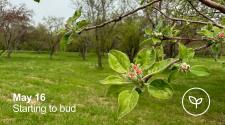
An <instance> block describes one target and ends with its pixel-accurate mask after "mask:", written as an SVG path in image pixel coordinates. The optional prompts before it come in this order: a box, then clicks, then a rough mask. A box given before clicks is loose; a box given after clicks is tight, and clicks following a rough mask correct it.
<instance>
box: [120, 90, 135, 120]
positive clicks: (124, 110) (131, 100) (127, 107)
mask: <svg viewBox="0 0 225 125" xmlns="http://www.w3.org/2000/svg"><path fill="white" fill-rule="evenodd" d="M138 98H139V94H138V92H137V91H135V90H133V91H131V90H125V91H122V92H121V93H120V94H119V97H118V104H119V109H118V119H120V118H122V117H124V116H125V115H127V114H128V113H129V112H131V111H132V110H133V109H134V107H135V106H136V105H137V103H138Z"/></svg>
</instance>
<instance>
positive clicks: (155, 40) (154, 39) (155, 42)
mask: <svg viewBox="0 0 225 125" xmlns="http://www.w3.org/2000/svg"><path fill="white" fill-rule="evenodd" d="M152 42H153V44H157V43H161V40H160V39H159V38H156V37H152Z"/></svg>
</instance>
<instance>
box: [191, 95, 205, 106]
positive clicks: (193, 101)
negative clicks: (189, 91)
mask: <svg viewBox="0 0 225 125" xmlns="http://www.w3.org/2000/svg"><path fill="white" fill-rule="evenodd" d="M202 100H203V98H199V99H197V98H195V97H194V96H189V101H190V102H191V104H194V105H195V108H196V109H197V108H198V105H199V104H201V103H202Z"/></svg>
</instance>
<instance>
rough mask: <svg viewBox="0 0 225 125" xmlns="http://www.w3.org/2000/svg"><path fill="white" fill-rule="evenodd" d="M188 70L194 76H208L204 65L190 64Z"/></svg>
mask: <svg viewBox="0 0 225 125" xmlns="http://www.w3.org/2000/svg"><path fill="white" fill-rule="evenodd" d="M190 72H191V73H192V74H194V75H196V76H208V75H209V72H208V69H207V68H206V67H204V66H199V65H196V66H192V67H191V70H190Z"/></svg>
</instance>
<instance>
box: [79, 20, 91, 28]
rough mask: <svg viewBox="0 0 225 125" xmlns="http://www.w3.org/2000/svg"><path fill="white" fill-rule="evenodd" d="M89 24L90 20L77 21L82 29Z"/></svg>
mask: <svg viewBox="0 0 225 125" xmlns="http://www.w3.org/2000/svg"><path fill="white" fill-rule="evenodd" d="M88 24H89V22H88V21H86V20H81V21H79V22H78V23H77V27H76V28H77V29H82V28H84V27H85V26H87V25H88Z"/></svg>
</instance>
